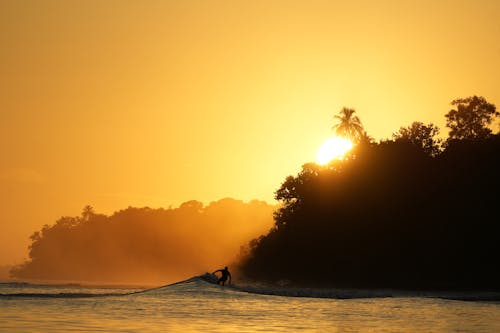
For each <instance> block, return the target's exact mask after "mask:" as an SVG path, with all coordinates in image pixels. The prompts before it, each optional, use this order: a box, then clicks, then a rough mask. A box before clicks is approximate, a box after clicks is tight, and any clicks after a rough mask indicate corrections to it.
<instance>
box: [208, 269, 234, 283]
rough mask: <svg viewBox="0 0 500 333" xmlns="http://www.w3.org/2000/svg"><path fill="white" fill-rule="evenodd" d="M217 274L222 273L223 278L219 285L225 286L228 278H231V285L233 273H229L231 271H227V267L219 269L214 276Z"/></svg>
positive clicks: (220, 279)
mask: <svg viewBox="0 0 500 333" xmlns="http://www.w3.org/2000/svg"><path fill="white" fill-rule="evenodd" d="M217 272H220V274H221V277H220V278H219V279H218V280H217V284H222V285H224V284H225V283H226V281H227V278H229V282H228V283H229V284H231V273H229V270H228V269H227V266H226V267H224V268H223V269H218V270H216V271H214V272H213V273H212V274H215V273H217Z"/></svg>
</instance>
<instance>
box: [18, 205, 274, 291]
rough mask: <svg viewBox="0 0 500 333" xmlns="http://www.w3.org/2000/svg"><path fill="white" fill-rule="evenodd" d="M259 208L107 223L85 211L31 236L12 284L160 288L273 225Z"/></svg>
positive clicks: (176, 212)
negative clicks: (17, 281)
mask: <svg viewBox="0 0 500 333" xmlns="http://www.w3.org/2000/svg"><path fill="white" fill-rule="evenodd" d="M272 212H273V207H272V206H271V205H269V204H267V203H265V202H262V201H251V202H249V203H245V202H243V201H239V200H235V199H229V198H227V199H222V200H219V201H216V202H212V203H210V204H209V205H207V206H204V205H203V204H202V203H201V202H198V201H189V202H185V203H183V204H182V205H180V206H179V207H178V208H171V209H162V208H159V209H152V208H147V207H145V208H133V207H129V208H127V209H124V210H120V211H118V212H115V213H114V214H112V215H110V216H107V215H103V214H97V213H95V212H94V210H93V209H92V207H90V206H87V207H85V208H84V210H83V212H82V214H81V216H77V217H62V218H60V219H59V220H58V221H57V222H56V223H55V224H53V225H50V226H49V225H46V226H44V227H43V229H42V230H40V231H37V232H35V233H34V234H33V235H32V236H31V241H32V243H31V245H30V248H29V250H30V251H29V260H27V261H26V262H25V263H24V264H22V265H20V266H17V267H15V268H14V269H12V271H11V275H12V276H13V277H15V278H19V279H41V280H65V281H83V282H95V283H136V284H138V283H140V284H161V283H167V282H169V281H170V282H172V281H175V280H177V279H180V278H186V277H189V276H192V275H195V274H199V273H200V272H205V271H209V270H213V269H214V268H218V267H219V266H222V265H225V264H229V263H230V262H232V261H233V260H234V259H235V256H236V255H237V253H238V252H239V249H240V246H241V244H244V243H246V242H248V241H249V240H250V239H252V238H254V237H257V236H258V235H260V234H262V233H264V232H266V231H267V230H268V229H269V228H270V227H271V226H272V223H273V221H272Z"/></svg>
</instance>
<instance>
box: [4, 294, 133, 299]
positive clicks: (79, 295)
mask: <svg viewBox="0 0 500 333" xmlns="http://www.w3.org/2000/svg"><path fill="white" fill-rule="evenodd" d="M130 294H131V293H102V294H96V293H8V294H0V297H5V298H89V297H109V296H125V295H130Z"/></svg>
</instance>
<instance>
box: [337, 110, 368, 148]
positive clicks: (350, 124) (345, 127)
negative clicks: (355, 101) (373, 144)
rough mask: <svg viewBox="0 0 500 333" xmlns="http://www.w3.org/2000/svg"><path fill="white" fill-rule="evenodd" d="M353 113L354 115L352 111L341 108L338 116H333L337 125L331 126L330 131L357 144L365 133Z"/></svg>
mask: <svg viewBox="0 0 500 333" xmlns="http://www.w3.org/2000/svg"><path fill="white" fill-rule="evenodd" d="M354 113H356V111H355V110H354V109H349V108H346V107H344V108H342V110H340V112H339V114H337V115H335V116H333V119H335V120H338V121H339V123H338V124H335V125H333V126H332V129H333V130H334V131H335V134H337V135H339V136H342V137H344V138H346V139H349V140H351V141H352V142H354V143H357V142H358V141H359V140H360V138H361V137H363V134H364V133H366V132H365V130H364V128H363V125H362V124H361V120H360V119H359V117H358V116H356V115H354Z"/></svg>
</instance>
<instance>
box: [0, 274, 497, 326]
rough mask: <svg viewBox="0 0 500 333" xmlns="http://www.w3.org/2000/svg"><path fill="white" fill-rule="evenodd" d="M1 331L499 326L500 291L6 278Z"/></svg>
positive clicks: (0, 290) (0, 289) (0, 288)
mask: <svg viewBox="0 0 500 333" xmlns="http://www.w3.org/2000/svg"><path fill="white" fill-rule="evenodd" d="M0 332H9V333H14V332H412V333H416V332H426V333H429V332H440V333H441V332H474V333H480V332H500V294H499V293H472V292H471V293H430V292H429V293H424V292H398V291H390V290H335V289H329V290H324V289H294V288H284V287H283V288H271V287H266V286H260V285H238V284H237V283H236V284H234V285H230V286H225V287H222V286H218V285H216V284H214V283H213V280H212V277H211V276H210V275H209V274H205V275H202V276H198V277H193V278H190V279H188V280H185V281H181V282H178V283H174V284H171V285H167V286H163V287H159V288H153V289H146V290H142V289H137V288H136V289H132V288H108V287H106V288H95V287H83V286H78V285H63V286H53V285H35V284H29V283H11V282H9V283H1V284H0Z"/></svg>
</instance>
